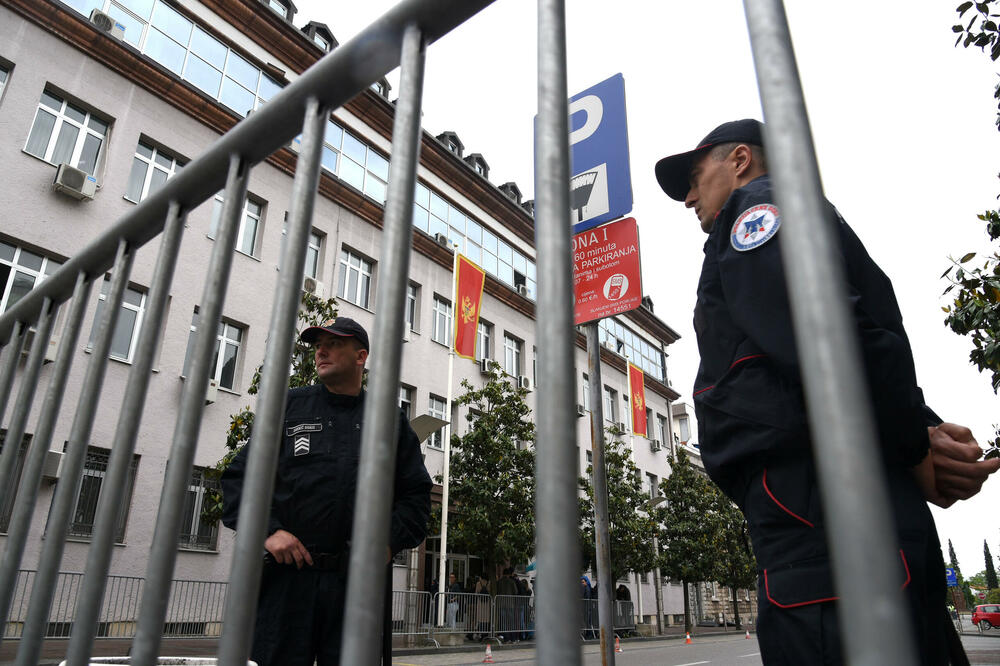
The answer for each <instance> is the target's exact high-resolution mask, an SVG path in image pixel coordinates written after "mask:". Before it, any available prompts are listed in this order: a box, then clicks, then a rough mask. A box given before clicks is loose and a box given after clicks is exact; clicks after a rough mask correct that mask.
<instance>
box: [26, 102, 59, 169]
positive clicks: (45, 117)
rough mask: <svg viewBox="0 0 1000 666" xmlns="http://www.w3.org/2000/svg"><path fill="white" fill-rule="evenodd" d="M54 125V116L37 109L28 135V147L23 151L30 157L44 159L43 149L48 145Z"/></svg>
mask: <svg viewBox="0 0 1000 666" xmlns="http://www.w3.org/2000/svg"><path fill="white" fill-rule="evenodd" d="M55 124H56V117H55V116H53V115H52V114H51V113H48V112H47V111H42V110H41V109H39V110H38V113H37V114H36V115H35V123H34V124H33V125H32V126H31V134H29V135H28V145H26V146H25V147H24V149H25V150H26V151H27V152H29V153H31V154H32V155H34V156H36V157H41V158H43V159H44V158H45V149H46V148H47V147H48V145H49V137H50V136H52V128H53V127H54V126H55Z"/></svg>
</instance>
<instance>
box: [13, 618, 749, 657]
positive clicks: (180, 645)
mask: <svg viewBox="0 0 1000 666" xmlns="http://www.w3.org/2000/svg"><path fill="white" fill-rule="evenodd" d="M695 629H696V631H695V632H694V633H692V634H691V636H692V637H696V636H710V635H724V634H729V635H733V634H739V633H743V631H737V630H736V628H735V627H727V628H726V629H728V631H723V628H722V627H695ZM750 634H751V636H753V632H752V631H751V632H750ZM664 638H668V639H683V638H684V629H683V627H664V628H663V635H662V636H651V637H646V636H635V637H632V638H623V639H622V644H628V643H641V642H645V641H653V640H663V639H664ZM584 643H585V644H586V645H595V644H596V643H597V641H596V640H588V641H584ZM131 644H132V641H131V640H130V639H120V638H98V639H96V640H95V641H94V656H95V657H110V656H123V655H126V654H128V650H129V647H130V646H131ZM218 644H219V639H217V638H164V639H163V641H162V642H161V644H160V645H161V647H160V654H161V655H163V656H169V657H209V656H215V654H216V651H217V649H218ZM491 644H492V645H493V651H494V652H495V651H497V650H509V649H525V648H532V647H534V646H535V641H534V640H528V641H520V642H518V643H504V644H503V645H498V644H497V643H496V642H495V641H493V642H492V643H491ZM483 645H484V644H483V643H480V642H473V641H466V642H465V643H464V644H463V645H450V646H443V647H440V648H438V647H434V646H433V645H431V646H430V647H404V648H396V649H394V650H393V651H392V653H393V655H395V656H403V655H426V654H450V653H457V652H482V651H483V649H484V648H483ZM68 646H69V640H68V639H64V638H63V639H49V640H46V641H45V642H44V643H43V645H42V652H41V658H40V661H39V662H38V663H39V666H58V664H59V663H60V662H61V661H62V660H63V659H64V657H65V655H66V648H67V647H68ZM17 647H18V641H16V640H5V641H4V642H3V643H2V644H0V666H12V665H13V663H14V659H15V657H16V655H17Z"/></svg>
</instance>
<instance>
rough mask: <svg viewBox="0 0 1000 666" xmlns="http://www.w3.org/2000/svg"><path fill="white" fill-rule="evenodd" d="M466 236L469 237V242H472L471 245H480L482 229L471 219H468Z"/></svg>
mask: <svg viewBox="0 0 1000 666" xmlns="http://www.w3.org/2000/svg"><path fill="white" fill-rule="evenodd" d="M466 235H467V236H468V237H469V240H470V241H472V242H473V243H479V244H480V245H482V243H483V228H482V227H481V226H479V223H478V222H476V221H475V220H473V219H472V218H471V217H470V218H469V221H468V228H467V229H466Z"/></svg>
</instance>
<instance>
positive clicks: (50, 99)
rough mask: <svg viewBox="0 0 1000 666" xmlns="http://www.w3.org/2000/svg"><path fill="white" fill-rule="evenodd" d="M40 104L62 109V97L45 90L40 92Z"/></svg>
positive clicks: (56, 109) (58, 109) (57, 109)
mask: <svg viewBox="0 0 1000 666" xmlns="http://www.w3.org/2000/svg"><path fill="white" fill-rule="evenodd" d="M41 102H42V104H43V105H44V106H47V107H49V108H50V109H53V110H55V111H62V104H63V101H62V98H61V97H57V96H55V95H53V94H52V93H50V92H48V91H46V92H43V93H42V100H41Z"/></svg>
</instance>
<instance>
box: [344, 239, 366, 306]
mask: <svg viewBox="0 0 1000 666" xmlns="http://www.w3.org/2000/svg"><path fill="white" fill-rule="evenodd" d="M373 266H374V264H373V263H372V262H370V261H368V260H367V259H364V258H363V257H360V256H358V255H356V254H354V253H353V252H350V251H348V250H341V251H340V284H339V287H338V290H337V297H338V298H342V299H344V300H345V301H348V302H350V303H354V304H355V305H357V306H359V307H362V308H365V309H366V310H367V309H368V303H369V299H370V297H371V288H372V267H373Z"/></svg>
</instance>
